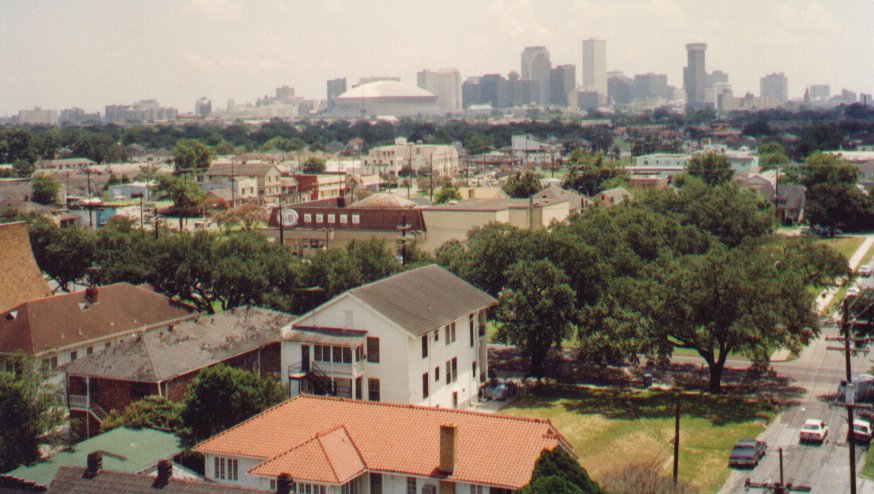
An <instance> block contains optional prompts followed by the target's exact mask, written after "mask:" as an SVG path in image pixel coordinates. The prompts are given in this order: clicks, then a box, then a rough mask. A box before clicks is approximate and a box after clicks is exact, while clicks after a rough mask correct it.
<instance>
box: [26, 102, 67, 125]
mask: <svg viewBox="0 0 874 494" xmlns="http://www.w3.org/2000/svg"><path fill="white" fill-rule="evenodd" d="M17 121H18V123H19V124H21V125H58V110H43V109H42V108H40V107H38V106H37V107H34V109H33V110H19V111H18V118H17Z"/></svg>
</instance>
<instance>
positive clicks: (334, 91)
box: [327, 77, 346, 111]
mask: <svg viewBox="0 0 874 494" xmlns="http://www.w3.org/2000/svg"><path fill="white" fill-rule="evenodd" d="M345 92H346V78H345V77H344V78H342V79H331V80H329V81H328V98H327V100H328V111H331V110H333V109H334V100H335V99H337V96H340V95H341V94H343V93H345Z"/></svg>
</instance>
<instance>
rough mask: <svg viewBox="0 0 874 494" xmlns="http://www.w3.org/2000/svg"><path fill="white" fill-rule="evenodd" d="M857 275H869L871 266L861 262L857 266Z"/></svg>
mask: <svg viewBox="0 0 874 494" xmlns="http://www.w3.org/2000/svg"><path fill="white" fill-rule="evenodd" d="M859 276H865V277H867V276H871V266H869V265H867V264H863V265H862V266H860V267H859Z"/></svg>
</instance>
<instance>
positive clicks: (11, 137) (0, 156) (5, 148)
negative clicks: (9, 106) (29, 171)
mask: <svg viewBox="0 0 874 494" xmlns="http://www.w3.org/2000/svg"><path fill="white" fill-rule="evenodd" d="M17 160H24V161H26V162H28V163H30V164H33V163H35V162H36V147H35V145H34V142H33V135H32V134H31V133H30V131H29V130H27V129H14V128H13V129H0V163H15V162H16V161H17Z"/></svg>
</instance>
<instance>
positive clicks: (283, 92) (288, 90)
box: [276, 86, 294, 101]
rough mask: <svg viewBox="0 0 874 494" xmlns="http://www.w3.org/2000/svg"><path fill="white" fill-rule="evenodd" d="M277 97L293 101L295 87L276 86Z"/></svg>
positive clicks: (280, 99) (281, 99)
mask: <svg viewBox="0 0 874 494" xmlns="http://www.w3.org/2000/svg"><path fill="white" fill-rule="evenodd" d="M276 99H277V100H279V101H291V100H293V99H294V88H293V87H288V86H282V87H278V88H276Z"/></svg>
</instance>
